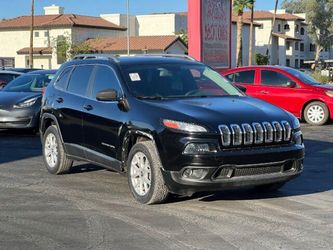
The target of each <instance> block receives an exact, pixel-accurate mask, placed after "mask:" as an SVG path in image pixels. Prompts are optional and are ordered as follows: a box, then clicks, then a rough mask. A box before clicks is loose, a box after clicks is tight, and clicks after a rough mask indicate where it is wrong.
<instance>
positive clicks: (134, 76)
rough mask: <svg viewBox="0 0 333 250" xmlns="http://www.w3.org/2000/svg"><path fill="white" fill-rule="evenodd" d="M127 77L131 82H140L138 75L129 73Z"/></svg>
mask: <svg viewBox="0 0 333 250" xmlns="http://www.w3.org/2000/svg"><path fill="white" fill-rule="evenodd" d="M129 76H130V78H131V80H132V82H138V81H141V78H140V75H139V74H138V73H130V74H129Z"/></svg>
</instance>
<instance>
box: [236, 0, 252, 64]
mask: <svg viewBox="0 0 333 250" xmlns="http://www.w3.org/2000/svg"><path fill="white" fill-rule="evenodd" d="M252 5H253V1H252V0H234V1H233V8H234V12H235V13H236V14H237V48H236V64H237V66H241V65H242V33H243V14H244V10H245V9H250V8H251V7H252Z"/></svg>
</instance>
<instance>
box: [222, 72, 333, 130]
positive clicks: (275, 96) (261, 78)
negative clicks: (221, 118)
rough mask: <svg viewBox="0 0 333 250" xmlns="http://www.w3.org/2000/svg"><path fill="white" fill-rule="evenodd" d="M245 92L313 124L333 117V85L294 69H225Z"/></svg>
mask: <svg viewBox="0 0 333 250" xmlns="http://www.w3.org/2000/svg"><path fill="white" fill-rule="evenodd" d="M223 75H224V76H225V77H227V78H228V79H229V80H230V81H231V82H233V83H234V84H236V85H240V86H242V87H245V88H246V93H247V94H248V95H249V96H253V97H256V98H259V99H262V100H264V101H267V102H270V103H272V104H275V105H276V106H279V107H281V108H283V109H285V110H287V111H289V112H290V113H292V114H294V115H295V116H296V117H298V118H299V119H305V121H306V122H307V123H309V124H311V125H323V124H325V123H326V122H327V121H328V120H329V119H333V85H329V84H321V83H319V82H318V81H316V80H315V79H313V78H312V77H311V76H309V75H307V74H305V73H303V72H301V71H298V70H296V69H293V68H288V67H280V66H249V67H241V68H235V69H230V70H227V71H225V72H223Z"/></svg>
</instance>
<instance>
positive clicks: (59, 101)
mask: <svg viewBox="0 0 333 250" xmlns="http://www.w3.org/2000/svg"><path fill="white" fill-rule="evenodd" d="M56 102H57V103H63V102H64V99H63V98H61V97H58V98H57V99H56Z"/></svg>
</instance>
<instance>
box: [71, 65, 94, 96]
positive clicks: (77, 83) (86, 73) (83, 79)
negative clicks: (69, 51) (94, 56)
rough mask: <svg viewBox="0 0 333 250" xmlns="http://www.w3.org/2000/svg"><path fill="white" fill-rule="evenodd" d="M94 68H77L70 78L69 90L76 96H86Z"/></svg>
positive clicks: (87, 66)
mask: <svg viewBox="0 0 333 250" xmlns="http://www.w3.org/2000/svg"><path fill="white" fill-rule="evenodd" d="M92 70H93V66H91V65H84V66H77V67H76V68H75V69H74V70H73V73H72V75H71V77H70V80H69V83H68V87H67V90H68V91H69V92H71V93H74V94H76V95H82V96H84V95H86V93H87V87H88V83H89V80H90V76H91V72H92Z"/></svg>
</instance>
